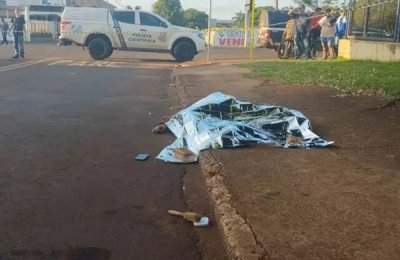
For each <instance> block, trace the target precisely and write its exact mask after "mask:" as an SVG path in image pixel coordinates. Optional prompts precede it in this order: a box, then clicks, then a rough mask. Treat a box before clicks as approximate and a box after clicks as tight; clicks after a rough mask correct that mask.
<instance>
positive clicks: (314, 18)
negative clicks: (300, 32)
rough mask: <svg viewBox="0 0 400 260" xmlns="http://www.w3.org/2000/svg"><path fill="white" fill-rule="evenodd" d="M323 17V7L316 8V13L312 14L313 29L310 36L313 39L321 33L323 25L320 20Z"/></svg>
mask: <svg viewBox="0 0 400 260" xmlns="http://www.w3.org/2000/svg"><path fill="white" fill-rule="evenodd" d="M321 18H322V9H321V8H320V7H317V8H315V11H314V13H313V14H312V15H311V29H310V37H311V38H312V39H315V38H318V37H320V35H321V26H319V24H318V22H319V20H321Z"/></svg>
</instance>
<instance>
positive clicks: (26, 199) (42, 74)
mask: <svg viewBox="0 0 400 260" xmlns="http://www.w3.org/2000/svg"><path fill="white" fill-rule="evenodd" d="M35 48H37V50H41V51H43V52H46V45H35V46H33V45H28V46H27V57H28V58H27V59H26V60H17V61H14V60H10V59H9V58H8V57H9V51H10V46H8V47H7V46H5V47H4V48H1V49H0V165H1V167H0V259H1V260H9V259H10V260H15V259H21V260H22V259H23V260H29V259H74V260H75V259H76V260H92V259H94V260H103V259H121V260H125V259H200V258H204V257H205V258H209V259H224V258H225V254H224V252H223V250H222V248H223V246H222V242H221V240H220V238H219V233H218V229H217V228H216V227H215V226H214V227H210V228H207V229H203V230H195V229H194V228H193V226H192V225H191V224H190V223H187V222H185V221H183V220H181V219H178V218H174V217H171V216H169V215H167V214H166V211H167V210H168V209H177V210H191V209H192V208H191V204H190V202H187V201H185V195H184V191H183V190H184V189H183V187H184V185H185V184H184V183H185V179H184V178H185V175H186V176H187V175H188V174H189V175H198V174H199V173H198V171H199V169H198V167H193V166H192V167H184V166H181V165H175V164H167V163H164V162H160V161H158V160H156V159H154V157H155V156H156V155H157V154H158V152H159V151H160V150H161V149H162V148H163V147H164V146H165V145H167V144H168V143H170V142H171V141H172V140H173V137H172V136H171V135H168V134H165V135H157V136H155V135H153V134H152V133H151V129H152V127H153V126H154V125H156V124H157V123H158V122H159V120H160V118H162V117H163V116H166V115H171V114H172V113H173V112H174V110H173V109H172V108H173V107H174V105H176V97H175V95H174V89H173V86H171V85H170V84H171V83H173V82H172V80H171V75H170V73H171V70H170V67H171V62H169V61H168V59H165V60H164V61H163V60H162V61H159V60H158V58H157V57H156V58H154V59H153V58H148V59H147V60H146V61H144V62H143V61H141V60H137V59H136V60H129V59H127V60H118V61H117V60H111V61H104V62H94V61H92V60H90V59H86V58H85V57H81V58H79V55H78V56H74V55H76V54H71V55H68V54H66V55H65V56H63V54H59V56H60V57H59V58H55V57H53V53H52V51H53V49H51V48H47V50H48V52H47V56H46V55H42V54H41V53H40V51H37V50H36V51H34V50H35ZM78 51H81V50H78ZM173 64H175V63H173ZM139 153H148V154H150V159H149V160H147V161H144V162H140V161H135V160H134V157H135V156H136V155H137V154H139ZM192 186H196V184H192ZM193 197H195V198H196V196H194V195H193V194H192V195H191V198H193ZM197 197H198V196H197ZM203 199H204V198H203ZM201 203H202V205H201V206H200V208H202V211H203V212H207V211H209V206H208V204H207V203H208V202H206V200H204V201H203V202H201ZM208 213H209V214H210V217H211V218H212V213H211V212H208Z"/></svg>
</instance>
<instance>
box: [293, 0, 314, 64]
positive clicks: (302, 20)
mask: <svg viewBox="0 0 400 260" xmlns="http://www.w3.org/2000/svg"><path fill="white" fill-rule="evenodd" d="M296 16H297V18H296V22H295V35H294V43H295V58H296V59H300V57H301V56H302V55H303V53H304V54H305V55H306V57H307V59H312V56H311V50H310V41H309V33H310V20H309V18H308V15H307V14H306V13H305V6H304V5H300V7H299V8H298V11H297V13H296Z"/></svg>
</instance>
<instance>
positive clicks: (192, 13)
mask: <svg viewBox="0 0 400 260" xmlns="http://www.w3.org/2000/svg"><path fill="white" fill-rule="evenodd" d="M183 21H184V23H185V26H187V27H190V28H196V27H197V28H199V29H204V28H207V26H208V15H207V14H206V13H205V12H202V11H199V10H197V9H194V8H190V9H187V10H185V11H183Z"/></svg>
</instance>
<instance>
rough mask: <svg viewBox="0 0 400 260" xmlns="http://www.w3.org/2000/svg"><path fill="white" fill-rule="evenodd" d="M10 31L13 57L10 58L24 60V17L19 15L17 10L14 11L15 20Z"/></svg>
mask: <svg viewBox="0 0 400 260" xmlns="http://www.w3.org/2000/svg"><path fill="white" fill-rule="evenodd" d="M10 31H12V32H13V34H14V49H15V55H14V56H13V57H12V58H13V59H19V58H22V59H24V58H25V49H24V31H25V17H24V15H23V14H20V13H19V11H18V9H15V19H14V23H13V25H12V26H11V29H10Z"/></svg>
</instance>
